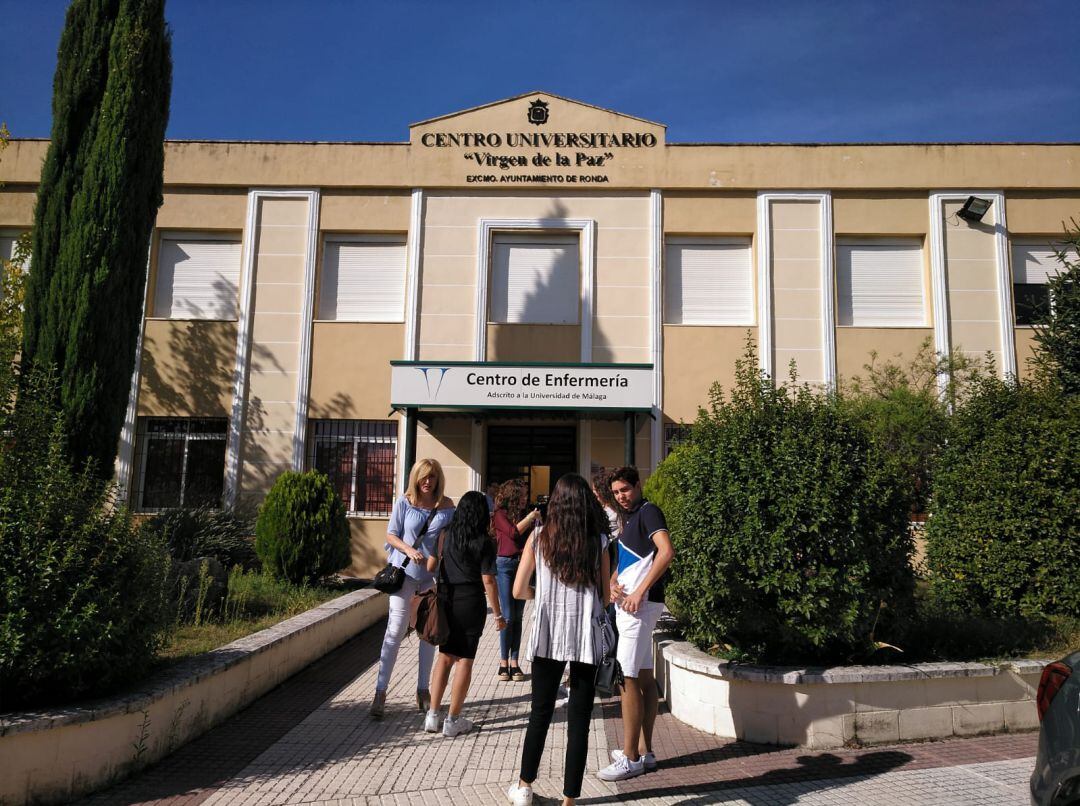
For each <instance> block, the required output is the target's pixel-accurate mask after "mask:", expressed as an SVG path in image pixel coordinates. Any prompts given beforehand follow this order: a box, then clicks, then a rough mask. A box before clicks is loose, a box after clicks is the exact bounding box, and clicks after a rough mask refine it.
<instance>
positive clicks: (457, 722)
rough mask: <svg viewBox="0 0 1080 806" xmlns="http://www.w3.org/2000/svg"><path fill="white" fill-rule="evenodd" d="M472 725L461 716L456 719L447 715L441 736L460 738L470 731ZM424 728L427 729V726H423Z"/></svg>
mask: <svg viewBox="0 0 1080 806" xmlns="http://www.w3.org/2000/svg"><path fill="white" fill-rule="evenodd" d="M472 726H473V723H472V722H470V721H469V720H468V719H466V718H465V717H463V716H459V717H457V718H456V719H455V718H454V717H452V716H449V715H447V717H446V720H445V721H444V722H443V726H442V735H443V736H447V737H449V738H451V739H452V738H453V737H455V736H460V735H461V734H463V733H468V732H469V731H470V730H472ZM424 728H425V729H426V728H427V724H426V723H425V724H424Z"/></svg>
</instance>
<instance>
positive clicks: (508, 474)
mask: <svg viewBox="0 0 1080 806" xmlns="http://www.w3.org/2000/svg"><path fill="white" fill-rule="evenodd" d="M575 470H577V427H576V426H573V425H568V426H564V425H489V426H488V434H487V478H488V481H494V482H495V483H497V484H501V483H502V482H504V481H509V480H510V479H524V480H525V481H527V482H528V483H529V501H531V502H535V501H536V498H537V496H541V495H551V490H552V488H553V487H554V486H555V482H556V481H558V480H559V478H560V477H561V476H563V475H564V474H566V473H572V472H573V471H575Z"/></svg>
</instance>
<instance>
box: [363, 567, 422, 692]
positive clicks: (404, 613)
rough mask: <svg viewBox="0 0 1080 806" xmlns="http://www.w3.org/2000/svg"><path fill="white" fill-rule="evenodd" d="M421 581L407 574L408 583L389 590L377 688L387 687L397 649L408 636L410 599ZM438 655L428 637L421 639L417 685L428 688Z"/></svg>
mask: <svg viewBox="0 0 1080 806" xmlns="http://www.w3.org/2000/svg"><path fill="white" fill-rule="evenodd" d="M419 585H420V583H419V582H417V581H416V580H415V579H413V578H412V577H410V576H407V577H405V584H403V585H402V586H401V590H399V591H398V592H397V593H391V594H390V615H389V619H388V621H387V623H386V634H385V635H384V636H383V641H382V652H380V653H379V679H378V681H377V682H376V683H375V688H376V690H378V691H386V689H387V687H388V686H389V685H390V675H391V674H393V673H394V664H396V663H397V656H398V650H399V649H401V642H402V641H404V640H405V633H406V632H407V631H408V629H409V602H410V601H411V600H412V595H413V594H414V593H416V591H417V590H418V588H419ZM434 658H435V647H434V646H433V645H432V644H429V643H428V642H427V641H420V662H419V663H418V664H417V668H416V688H417V690H419V691H427V690H428V688H429V686H430V682H429V681H430V680H431V662H432V660H433V659H434Z"/></svg>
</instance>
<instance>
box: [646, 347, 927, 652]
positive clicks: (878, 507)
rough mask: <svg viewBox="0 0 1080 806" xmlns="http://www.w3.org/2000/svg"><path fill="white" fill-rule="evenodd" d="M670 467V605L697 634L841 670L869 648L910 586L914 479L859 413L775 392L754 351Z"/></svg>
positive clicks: (702, 640)
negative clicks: (889, 456)
mask: <svg viewBox="0 0 1080 806" xmlns="http://www.w3.org/2000/svg"><path fill="white" fill-rule="evenodd" d="M736 374H737V383H736V387H735V388H734V390H733V391H732V393H731V395H730V399H725V398H724V396H723V395H722V393H721V391H720V390H719V388H718V387H714V389H713V392H712V394H711V402H710V407H709V409H708V410H707V411H706V410H702V411H701V413H700V414H699V417H698V420H697V422H696V423H695V424H694V426H693V429H692V432H691V435H690V437H689V439H688V440H686V441H684V442H683V444H681V445H680V446H679V448H678V449H677V450H675V451H674V452H673V453H672V454H671V456H669V457H668V459H666V460H665V462H664V463H663V465H662V469H661V471H660V472H661V478H660V479H659V480H658V482H657V483H656V484H655V485H653V486H654V488H659V489H660V490H661V491H662V497H663V503H664V505H665V512H666V514H667V516H668V521H669V525H670V527H671V534H672V541H673V544H674V546H675V561H674V567H673V578H672V582H671V584H670V586H669V588H668V591H669V596H668V603H669V606H670V607H671V608H672V610H673V611H674V612H675V614H676V615H677V617H678V618H679V620H680V621H681V622H682V625H683V627H684V630H685V633H686V635H687V637H688V638H689V639H690V640H692V641H694V642H695V643H697V644H698V645H700V646H702V647H704V648H713V647H716V648H721V649H722V648H724V647H729V648H733V649H734V650H736V651H737V652H738V653H739V654H741V655H743V656H746V657H749V658H752V659H756V660H783V661H785V662H797V661H815V660H842V659H844V658H846V657H848V656H850V655H852V654H859V653H865V652H868V651H869V650H870V649H871V648H872V642H873V639H874V634H875V629H876V627H877V625H878V624H879V622H880V621H881V618H882V616H883V615H884V616H885V617H886V618H887V617H888V616H889V615H890V614H891V613H892V612H893V611H895V610H896V609H898V608H905V607H907V605H908V603H909V597H910V594H911V591H912V588H913V575H912V572H911V568H910V558H911V553H912V543H911V538H910V535H909V533H908V530H907V523H906V508H905V506H904V503H905V498H906V487H907V482H906V481H905V480H903V479H901V478H899V475H898V473H897V472H896V469H895V466H894V465H892V464H890V463H889V462H888V461H887V460H886V457H885V456H884V455H883V454H882V452H881V451H880V450H878V449H876V448H875V446H874V443H873V442H872V440H871V439H870V438H869V437H868V435H867V433H866V432H865V431H864V430H863V429H862V428H860V426H859V425H858V423H857V422H856V420H855V418H854V417H853V415H852V414H851V412H850V411H849V410H848V409H847V408H846V407H844V406H843V405H841V404H840V403H839V401H838V400H837V399H836V398H835V397H833V396H830V395H824V394H820V393H818V392H815V391H812V390H810V389H809V388H807V387H805V386H803V387H800V386H797V385H796V384H795V383H794V379H793V381H792V383H790V384H788V385H781V386H780V387H779V388H774V386H773V383H772V382H771V381H770V380H768V379H765V378H762V377H761V375H760V373H759V372H758V370H757V357H756V355H755V354H754V350H753V348H752V347H751V346H748V348H747V354H746V355H745V356H744V357H743V359H742V360H741V361H739V362H738V368H737V373H736Z"/></svg>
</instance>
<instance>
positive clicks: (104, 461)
mask: <svg viewBox="0 0 1080 806" xmlns="http://www.w3.org/2000/svg"><path fill="white" fill-rule="evenodd" d="M171 81H172V62H171V57H170V43H169V36H168V33H167V32H166V28H165V17H164V0H74V1H73V2H72V3H71V5H70V6H69V7H68V12H67V18H66V21H65V26H64V31H63V33H62V34H61V38H60V47H59V52H58V59H57V66H56V75H55V78H54V80H53V109H52V111H53V127H52V135H51V142H50V144H49V150H48V153H47V154H46V157H45V162H44V165H43V167H42V172H41V181H40V184H39V186H38V199H37V208H36V210H35V221H34V235H33V265H32V266H31V271H30V277H29V280H28V284H27V292H26V315H25V323H24V325H25V330H24V333H23V358H24V361H27V362H33V363H35V364H37V365H39V366H41V367H44V368H48V367H55V368H56V372H57V379H58V382H59V383H58V389H57V400H58V403H59V405H60V409H61V412H62V414H63V420H64V430H65V432H66V433H67V434H69V436H70V442H69V449H70V451H71V455H72V457H73V458H74V459H75V460H76V461H77V462H78V463H80V464H82V463H86V462H89V463H91V464H92V465H93V467H94V472H95V473H97V474H98V475H99V477H101V478H107V477H108V476H110V475H111V473H112V463H113V458H114V457H115V455H116V446H117V442H118V439H119V436H120V430H121V427H122V426H123V418H124V411H125V408H126V406H127V394H128V388H129V382H130V380H131V373H132V370H133V369H134V361H135V343H136V339H137V337H138V327H139V318H140V311H141V306H142V299H143V294H144V291H145V288H144V286H145V272H146V259H147V250H148V245H149V240H150V232H151V229H152V227H153V223H154V218H155V216H156V214H157V208H158V207H159V206H160V205H161V188H162V168H163V164H164V147H163V143H164V136H165V125H166V122H167V120H168V107H169V90H170V86H171Z"/></svg>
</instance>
